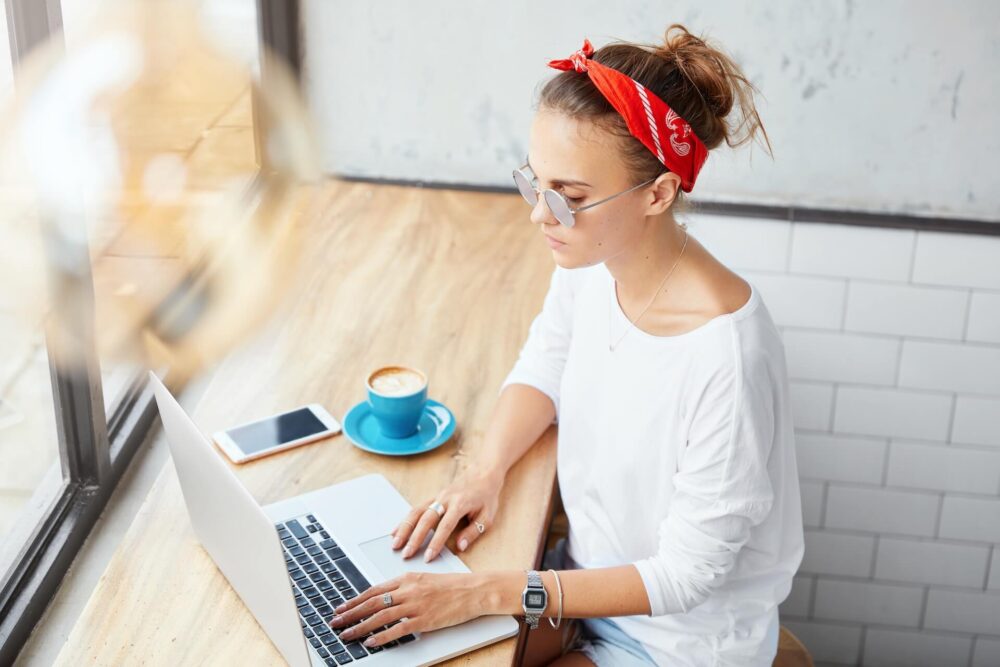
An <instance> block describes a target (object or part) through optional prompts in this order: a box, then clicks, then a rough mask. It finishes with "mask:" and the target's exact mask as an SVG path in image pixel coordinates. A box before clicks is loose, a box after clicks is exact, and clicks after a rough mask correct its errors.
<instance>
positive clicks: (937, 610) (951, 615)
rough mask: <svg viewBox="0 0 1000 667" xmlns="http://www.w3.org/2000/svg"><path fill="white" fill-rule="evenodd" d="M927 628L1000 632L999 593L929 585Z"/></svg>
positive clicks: (925, 623)
mask: <svg viewBox="0 0 1000 667" xmlns="http://www.w3.org/2000/svg"><path fill="white" fill-rule="evenodd" d="M924 625H925V627H927V628H932V629H937V630H955V631H959V632H978V633H983V634H992V635H1000V594H997V593H984V592H982V591H959V590H951V589H947V588H931V589H930V591H929V593H928V596H927V616H926V619H925V621H924Z"/></svg>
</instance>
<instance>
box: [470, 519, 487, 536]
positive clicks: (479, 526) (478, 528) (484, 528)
mask: <svg viewBox="0 0 1000 667" xmlns="http://www.w3.org/2000/svg"><path fill="white" fill-rule="evenodd" d="M472 523H474V524H476V530H478V531H479V534H480V535H482V534H483V532H484V531H485V530H486V526H484V525H483V524H481V523H479V522H478V521H473V522H472Z"/></svg>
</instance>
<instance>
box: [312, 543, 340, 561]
mask: <svg viewBox="0 0 1000 667" xmlns="http://www.w3.org/2000/svg"><path fill="white" fill-rule="evenodd" d="M306 551H308V552H309V555H310V556H318V555H320V554H321V553H323V550H322V549H320V548H319V547H317V546H316V545H315V544H314V545H313V546H311V547H308V548H307V549H306ZM330 558H336V556H334V555H332V554H331V555H330Z"/></svg>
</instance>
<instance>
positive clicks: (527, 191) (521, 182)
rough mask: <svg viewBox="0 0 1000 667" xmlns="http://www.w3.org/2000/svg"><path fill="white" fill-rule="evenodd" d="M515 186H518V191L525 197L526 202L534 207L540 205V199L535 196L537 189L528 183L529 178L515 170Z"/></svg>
mask: <svg viewBox="0 0 1000 667" xmlns="http://www.w3.org/2000/svg"><path fill="white" fill-rule="evenodd" d="M514 185H516V186H517V191H518V192H520V193H521V196H522V197H524V201H526V202H528V203H529V204H531V205H532V206H534V205H535V204H537V203H538V197H537V196H536V195H535V189H534V188H533V187H531V183H529V182H528V177H527V176H525V175H524V174H522V173H521V172H520V170H517V169H515V170H514Z"/></svg>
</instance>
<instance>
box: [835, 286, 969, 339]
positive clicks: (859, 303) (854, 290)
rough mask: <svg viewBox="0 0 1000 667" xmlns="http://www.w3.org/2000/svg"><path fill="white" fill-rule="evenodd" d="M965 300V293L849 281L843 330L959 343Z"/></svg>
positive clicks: (961, 291) (963, 322) (945, 289)
mask: <svg viewBox="0 0 1000 667" xmlns="http://www.w3.org/2000/svg"><path fill="white" fill-rule="evenodd" d="M967 301H968V295H967V293H966V291H965V290H956V289H949V288H944V287H915V286H913V285H896V284H889V283H869V282H859V281H852V282H851V284H850V285H849V286H848V288H847V316H846V319H845V321H844V328H845V329H847V330H849V331H864V332H871V333H883V334H894V335H899V336H925V337H928V338H953V339H955V340H960V339H961V338H962V330H963V327H964V326H965V308H966V303H967Z"/></svg>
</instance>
